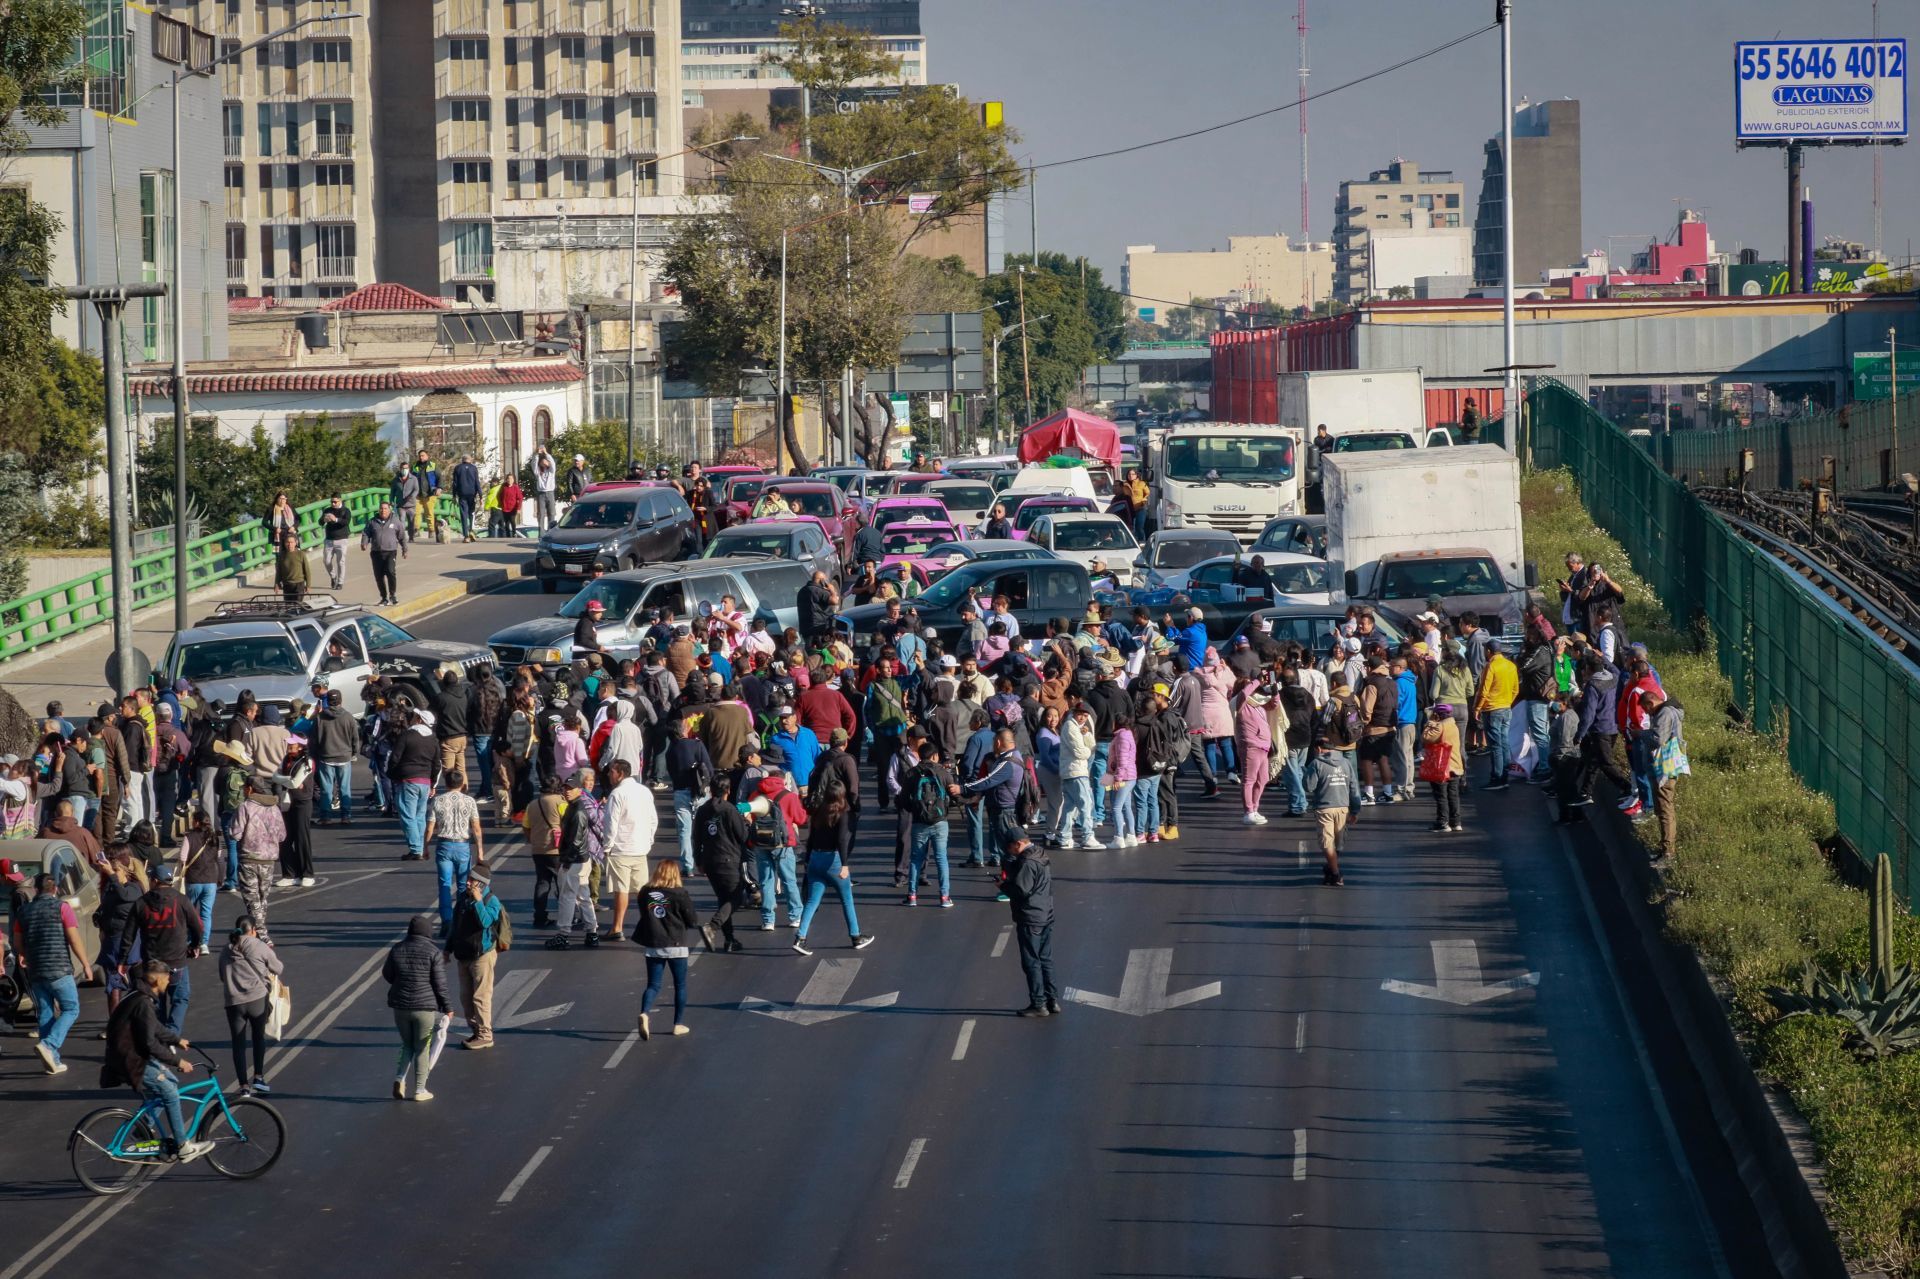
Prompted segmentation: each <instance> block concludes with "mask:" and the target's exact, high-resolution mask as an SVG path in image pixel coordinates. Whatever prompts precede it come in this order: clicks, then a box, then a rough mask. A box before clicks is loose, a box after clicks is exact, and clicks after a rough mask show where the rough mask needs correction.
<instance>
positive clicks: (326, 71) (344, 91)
mask: <svg viewBox="0 0 1920 1279" xmlns="http://www.w3.org/2000/svg"><path fill="white" fill-rule="evenodd" d="M306 96H307V97H309V98H351V97H352V96H353V64H352V63H349V62H315V63H313V64H312V65H310V66H309V67H308V68H307V80H306Z"/></svg>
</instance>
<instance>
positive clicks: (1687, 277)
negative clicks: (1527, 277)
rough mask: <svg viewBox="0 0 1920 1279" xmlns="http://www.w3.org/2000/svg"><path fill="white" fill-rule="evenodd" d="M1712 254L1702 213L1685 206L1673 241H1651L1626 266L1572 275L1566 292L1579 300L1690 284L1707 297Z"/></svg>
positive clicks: (1710, 241)
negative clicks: (1642, 287) (1650, 286)
mask: <svg viewBox="0 0 1920 1279" xmlns="http://www.w3.org/2000/svg"><path fill="white" fill-rule="evenodd" d="M1712 258H1713V237H1712V236H1710V235H1708V234H1707V224H1706V223H1705V222H1704V221H1702V220H1701V218H1700V215H1699V214H1697V213H1694V212H1692V211H1691V210H1683V211H1682V212H1681V214H1680V222H1679V225H1677V226H1676V227H1675V228H1674V236H1673V240H1672V242H1670V243H1666V244H1662V243H1659V242H1655V243H1653V244H1649V245H1648V246H1647V251H1646V252H1645V253H1640V254H1636V255H1635V256H1634V259H1633V262H1632V263H1631V265H1630V266H1629V268H1628V269H1627V270H1625V271H1609V272H1607V273H1606V274H1604V275H1600V274H1582V275H1570V276H1567V277H1565V279H1564V282H1565V284H1566V286H1567V290H1568V292H1567V296H1568V297H1569V298H1571V299H1574V300H1576V301H1578V300H1585V299H1590V298H1598V297H1604V296H1606V295H1607V294H1608V293H1609V292H1612V293H1613V294H1614V295H1615V296H1618V295H1619V293H1620V291H1621V290H1622V289H1630V288H1632V287H1633V286H1635V285H1647V284H1657V285H1676V284H1679V285H1687V284H1690V285H1694V286H1695V287H1694V288H1693V289H1692V290H1690V291H1687V292H1688V293H1689V295H1693V296H1700V297H1704V296H1706V292H1707V264H1708V262H1709V261H1711V260H1712ZM1675 291H1676V292H1681V291H1680V290H1675Z"/></svg>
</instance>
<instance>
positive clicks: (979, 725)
mask: <svg viewBox="0 0 1920 1279" xmlns="http://www.w3.org/2000/svg"><path fill="white" fill-rule="evenodd" d="M973 722H974V724H975V725H976V727H975V728H974V730H973V736H971V737H969V738H967V744H966V747H965V749H963V750H962V751H961V752H960V779H961V780H962V781H972V780H973V779H974V778H976V777H978V776H980V774H981V772H982V771H984V770H985V768H986V766H987V760H988V758H989V757H990V756H992V754H993V727H992V725H991V724H990V723H989V722H988V719H987V716H986V715H985V714H984V713H981V714H978V715H975V716H974V717H973ZM1009 731H1011V730H1009ZM966 812H967V865H969V866H985V865H986V864H987V851H986V850H987V814H986V810H985V809H984V808H982V807H981V806H980V805H979V804H969V805H967V808H966Z"/></svg>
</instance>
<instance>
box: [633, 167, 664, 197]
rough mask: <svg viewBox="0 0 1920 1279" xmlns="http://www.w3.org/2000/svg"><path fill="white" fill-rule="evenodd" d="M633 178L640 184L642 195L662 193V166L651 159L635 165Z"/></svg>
mask: <svg viewBox="0 0 1920 1279" xmlns="http://www.w3.org/2000/svg"><path fill="white" fill-rule="evenodd" d="M633 180H634V182H635V183H637V184H638V185H639V190H640V194H641V195H659V194H660V166H659V164H658V163H656V162H655V161H652V160H649V161H647V162H646V163H645V164H636V165H634V166H633Z"/></svg>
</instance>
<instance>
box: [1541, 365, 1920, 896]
mask: <svg viewBox="0 0 1920 1279" xmlns="http://www.w3.org/2000/svg"><path fill="white" fill-rule="evenodd" d="M1527 405H1528V409H1529V416H1530V424H1531V432H1532V443H1533V457H1534V462H1535V464H1536V465H1538V466H1542V467H1557V466H1565V467H1567V468H1569V469H1570V470H1571V471H1572V472H1573V474H1574V476H1575V478H1576V479H1577V480H1578V481H1579V484H1580V496H1581V500H1582V501H1583V502H1584V503H1585V504H1586V508H1587V511H1588V512H1589V513H1590V514H1591V515H1592V516H1593V518H1594V522H1595V523H1597V524H1599V525H1601V526H1602V527H1603V528H1605V529H1606V530H1607V531H1608V532H1610V533H1612V534H1613V535H1614V537H1616V538H1617V539H1619V541H1620V544H1621V545H1622V546H1624V547H1626V550H1627V554H1628V555H1629V556H1631V557H1632V559H1633V564H1634V567H1635V568H1636V569H1638V570H1639V571H1640V574H1641V576H1642V577H1644V578H1645V579H1646V580H1647V582H1648V584H1649V585H1651V586H1652V587H1653V588H1654V590H1655V591H1656V592H1658V594H1659V596H1660V599H1661V602H1662V603H1664V604H1665V605H1666V608H1667V610H1668V612H1669V613H1670V614H1671V615H1672V617H1673V621H1674V624H1675V625H1676V626H1678V627H1681V628H1686V627H1689V626H1691V625H1693V624H1694V622H1695V620H1696V619H1697V618H1701V617H1704V618H1705V620H1706V621H1707V622H1708V623H1710V624H1711V626H1712V629H1713V633H1714V635H1715V637H1716V638H1717V640H1718V642H1719V648H1720V654H1719V655H1720V669H1721V670H1722V671H1723V672H1725V674H1726V676H1727V679H1728V680H1729V681H1730V682H1731V683H1732V685H1733V693H1734V698H1735V700H1736V701H1737V702H1738V703H1739V705H1740V708H1741V710H1742V711H1744V712H1745V713H1746V715H1747V719H1748V722H1749V723H1751V724H1752V725H1753V727H1754V728H1755V729H1756V730H1758V731H1760V732H1763V733H1771V732H1779V733H1781V734H1783V735H1784V736H1785V738H1786V741H1787V758H1788V761H1789V762H1790V763H1791V764H1792V765H1793V768H1794V771H1795V772H1796V773H1798V774H1799V775H1800V777H1801V779H1802V780H1804V781H1805V782H1806V783H1807V785H1809V786H1811V787H1813V788H1815V789H1816V790H1819V791H1822V792H1824V793H1825V794H1827V795H1829V796H1831V797H1832V799H1833V802H1834V808H1835V810H1836V812H1837V813H1838V815H1839V821H1840V829H1841V831H1842V833H1844V834H1845V835H1846V836H1847V837H1848V838H1849V839H1851V840H1852V841H1853V842H1854V844H1855V845H1857V846H1858V847H1859V848H1860V849H1861V850H1862V851H1863V852H1864V853H1866V855H1867V856H1869V857H1871V856H1873V855H1874V854H1875V853H1880V852H1884V853H1886V854H1888V855H1889V856H1890V857H1891V858H1892V859H1893V863H1894V875H1895V877H1896V880H1897V883H1898V884H1899V885H1900V891H1901V892H1902V893H1903V894H1904V895H1905V897H1906V899H1907V901H1908V902H1909V903H1910V904H1911V905H1913V906H1915V907H1917V908H1920V867H1916V866H1915V865H1914V860H1913V852H1914V846H1913V840H1914V835H1915V833H1916V832H1920V779H1916V778H1915V776H1914V773H1913V771H1912V770H1913V769H1914V768H1916V767H1920V678H1917V677H1916V672H1915V670H1914V668H1913V667H1912V666H1910V665H1909V664H1908V663H1907V662H1906V660H1905V659H1903V658H1901V657H1898V656H1896V655H1895V654H1894V653H1893V652H1892V651H1891V650H1890V649H1888V648H1887V647H1886V646H1885V645H1884V644H1882V643H1880V642H1879V641H1878V640H1876V639H1875V638H1874V637H1873V636H1872V635H1870V634H1868V633H1867V632H1866V631H1865V630H1864V629H1862V628H1861V627H1860V626H1859V624H1858V623H1856V622H1854V621H1853V620H1852V618H1850V617H1849V616H1847V615H1846V614H1845V613H1844V612H1842V611H1841V610H1840V608H1839V607H1838V606H1837V605H1835V604H1834V603H1833V602H1832V601H1831V600H1829V599H1827V598H1826V597H1825V596H1824V595H1821V594H1819V593H1818V592H1816V591H1815V590H1814V589H1813V588H1812V587H1810V586H1808V585H1807V584H1806V582H1805V581H1804V580H1803V579H1802V578H1800V577H1799V576H1798V575H1797V574H1795V573H1793V572H1792V571H1790V570H1788V569H1786V568H1783V567H1782V566H1781V565H1780V564H1779V562H1778V561H1776V560H1775V559H1773V557H1771V556H1770V555H1768V554H1766V553H1765V552H1764V551H1762V550H1760V549H1759V548H1757V547H1755V546H1754V545H1752V544H1751V543H1749V542H1747V541H1745V540H1743V539H1742V538H1741V537H1740V536H1739V535H1738V534H1736V533H1734V532H1733V531H1732V530H1731V529H1729V528H1728V527H1727V526H1726V525H1725V524H1723V523H1722V522H1721V521H1720V519H1719V518H1718V517H1717V516H1716V515H1714V514H1713V512H1712V511H1711V510H1709V509H1708V508H1707V507H1706V505H1705V504H1703V503H1702V502H1701V501H1700V499H1699V498H1697V497H1695V496H1694V495H1693V494H1692V493H1690V492H1688V491H1687V489H1686V488H1685V487H1684V486H1683V485H1682V484H1681V483H1680V482H1679V481H1678V480H1676V479H1674V478H1673V477H1672V476H1670V475H1668V474H1666V473H1665V472H1664V471H1662V470H1661V468H1660V466H1659V464H1658V463H1657V462H1655V460H1654V459H1653V458H1652V457H1649V456H1648V455H1647V453H1646V452H1645V451H1644V450H1642V449H1641V448H1640V447H1639V446H1638V445H1636V444H1635V443H1634V441H1633V440H1631V439H1630V438H1629V437H1628V436H1627V434H1626V432H1624V431H1622V430H1621V429H1620V428H1619V427H1617V426H1615V425H1614V424H1613V423H1612V422H1609V421H1608V420H1607V419H1605V418H1603V417H1601V416H1600V415H1599V414H1598V413H1596V412H1594V411H1593V409H1592V408H1591V407H1589V406H1588V404H1587V402H1586V401H1585V399H1583V398H1582V397H1581V396H1579V395H1578V394H1576V393H1575V392H1573V391H1571V390H1569V389H1568V388H1567V387H1565V386H1563V385H1561V384H1560V383H1558V382H1555V381H1553V380H1552V379H1550V378H1542V379H1540V380H1539V382H1538V384H1537V386H1536V389H1535V390H1534V391H1533V393H1532V394H1531V395H1530V396H1529V397H1528V400H1527ZM1722 709H1723V708H1721V707H1717V706H1696V707H1692V708H1691V711H1692V713H1693V714H1695V715H1718V714H1720V713H1721V712H1722Z"/></svg>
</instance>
